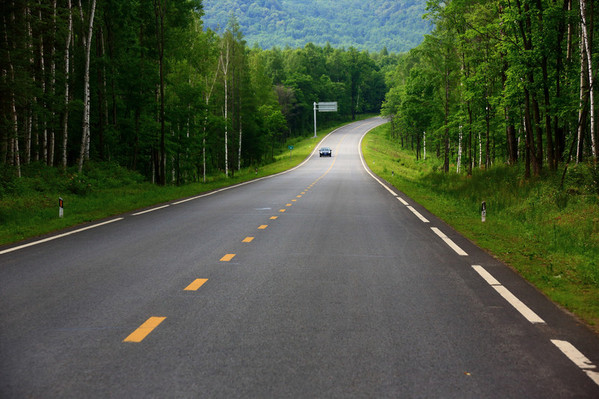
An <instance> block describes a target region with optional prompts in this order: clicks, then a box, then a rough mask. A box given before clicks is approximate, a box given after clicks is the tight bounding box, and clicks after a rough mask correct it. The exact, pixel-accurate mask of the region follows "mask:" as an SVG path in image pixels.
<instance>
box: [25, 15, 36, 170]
mask: <svg viewBox="0 0 599 399" xmlns="http://www.w3.org/2000/svg"><path fill="white" fill-rule="evenodd" d="M25 19H27V32H28V34H29V36H28V40H29V42H28V43H27V47H28V48H29V64H30V65H31V69H32V70H33V69H34V68H35V54H34V50H33V32H32V30H31V11H30V9H29V7H26V8H25ZM31 80H32V81H33V84H34V85H35V74H32V76H31ZM36 102H37V98H36V97H35V96H33V98H32V100H31V101H30V102H29V110H28V113H29V115H28V117H27V134H26V137H25V160H26V162H27V163H29V162H31V142H32V140H31V132H32V130H33V108H32V104H35V103H36Z"/></svg>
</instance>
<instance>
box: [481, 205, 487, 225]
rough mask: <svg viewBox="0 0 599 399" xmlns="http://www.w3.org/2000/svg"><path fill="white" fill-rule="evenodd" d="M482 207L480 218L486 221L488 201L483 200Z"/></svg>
mask: <svg viewBox="0 0 599 399" xmlns="http://www.w3.org/2000/svg"><path fill="white" fill-rule="evenodd" d="M480 209H481V213H480V218H481V221H482V222H483V223H484V222H486V221H487V203H486V202H485V201H483V203H482V205H481V207H480Z"/></svg>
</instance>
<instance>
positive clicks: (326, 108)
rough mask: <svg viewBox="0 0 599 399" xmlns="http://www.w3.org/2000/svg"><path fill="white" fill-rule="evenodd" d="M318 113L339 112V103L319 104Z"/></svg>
mask: <svg viewBox="0 0 599 399" xmlns="http://www.w3.org/2000/svg"><path fill="white" fill-rule="evenodd" d="M318 112H337V102H336V101H335V102H328V103H318Z"/></svg>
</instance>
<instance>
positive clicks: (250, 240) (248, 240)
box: [242, 237, 254, 242]
mask: <svg viewBox="0 0 599 399" xmlns="http://www.w3.org/2000/svg"><path fill="white" fill-rule="evenodd" d="M253 240H254V237H246V238H244V239H243V241H242V242H252V241H253Z"/></svg>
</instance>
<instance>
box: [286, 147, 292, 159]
mask: <svg viewBox="0 0 599 399" xmlns="http://www.w3.org/2000/svg"><path fill="white" fill-rule="evenodd" d="M287 148H289V158H291V150H293V146H292V145H288V146H287Z"/></svg>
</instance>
